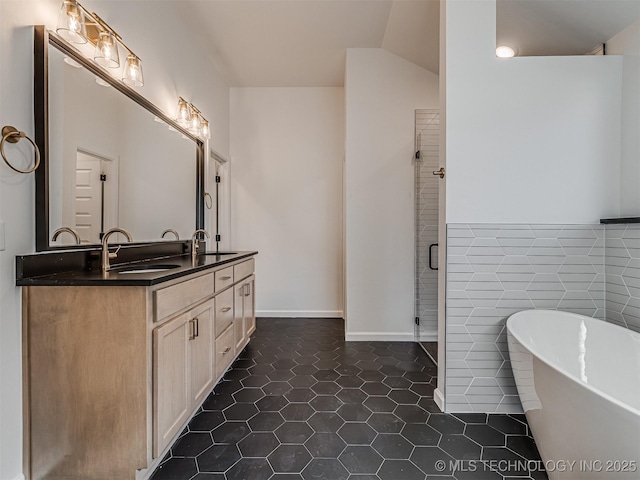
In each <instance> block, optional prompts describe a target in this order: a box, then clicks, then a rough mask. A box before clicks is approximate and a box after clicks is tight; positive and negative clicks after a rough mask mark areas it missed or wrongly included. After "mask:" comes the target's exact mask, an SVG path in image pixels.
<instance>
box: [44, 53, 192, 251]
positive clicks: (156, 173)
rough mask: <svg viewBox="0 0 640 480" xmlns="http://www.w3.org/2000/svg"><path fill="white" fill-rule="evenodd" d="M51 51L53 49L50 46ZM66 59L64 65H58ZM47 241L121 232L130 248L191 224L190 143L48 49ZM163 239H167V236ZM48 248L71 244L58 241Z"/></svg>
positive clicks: (183, 232) (94, 240)
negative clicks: (59, 232) (114, 230)
mask: <svg viewBox="0 0 640 480" xmlns="http://www.w3.org/2000/svg"><path fill="white" fill-rule="evenodd" d="M51 47H55V46H54V45H51ZM65 59H66V61H65ZM48 124H49V156H48V160H49V230H50V231H49V238H51V237H52V235H53V233H54V231H55V230H57V229H59V228H61V227H69V228H73V229H74V230H76V231H77V232H78V234H79V236H80V239H81V242H82V244H98V243H100V239H101V235H102V232H106V231H107V230H109V229H110V228H113V227H121V228H124V229H126V230H128V231H129V232H131V234H132V236H133V239H134V241H135V242H143V241H157V240H160V239H161V235H162V232H163V231H165V230H166V229H169V228H170V229H174V230H176V231H177V232H178V233H179V235H180V237H181V238H189V237H190V235H191V233H192V232H193V230H194V228H195V224H196V185H197V171H196V170H197V161H196V158H197V145H196V143H195V142H194V141H193V140H191V139H189V138H186V137H184V136H183V135H182V134H181V133H179V132H177V131H171V130H170V129H169V128H168V125H167V124H165V123H164V122H161V121H154V116H153V114H152V113H150V112H149V111H148V110H147V109H145V108H144V107H142V106H141V105H139V104H137V103H136V102H134V101H132V100H131V99H130V98H128V97H127V96H125V95H123V94H122V93H121V92H119V91H117V90H116V89H115V88H112V87H111V86H109V84H108V83H107V82H105V81H103V80H101V79H99V78H98V77H96V76H95V75H94V74H92V73H91V72H89V71H88V70H86V69H85V68H83V67H82V66H80V65H79V64H78V63H76V62H74V61H73V60H72V59H69V58H67V57H65V54H64V53H63V52H61V51H59V50H57V49H56V48H49V122H48ZM168 239H173V238H172V236H169V238H167V240H168ZM50 245H51V246H61V245H69V246H71V245H75V240H74V238H73V237H72V236H71V235H59V236H58V237H57V240H56V241H51V242H50Z"/></svg>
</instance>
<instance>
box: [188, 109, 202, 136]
mask: <svg viewBox="0 0 640 480" xmlns="http://www.w3.org/2000/svg"><path fill="white" fill-rule="evenodd" d="M201 127H202V123H201V122H200V114H199V113H198V112H192V113H191V121H190V122H189V130H190V131H191V133H195V134H196V135H200V128H201Z"/></svg>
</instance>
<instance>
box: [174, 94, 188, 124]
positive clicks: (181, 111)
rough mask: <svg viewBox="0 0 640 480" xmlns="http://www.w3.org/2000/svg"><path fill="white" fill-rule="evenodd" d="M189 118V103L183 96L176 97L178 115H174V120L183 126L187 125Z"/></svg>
mask: <svg viewBox="0 0 640 480" xmlns="http://www.w3.org/2000/svg"><path fill="white" fill-rule="evenodd" d="M190 118H191V112H190V111H189V104H188V103H187V101H186V100H185V99H184V98H182V97H179V98H178V116H177V117H176V121H177V122H178V123H179V124H180V125H182V126H183V127H186V126H187V125H189V119H190Z"/></svg>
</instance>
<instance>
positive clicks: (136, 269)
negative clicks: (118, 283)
mask: <svg viewBox="0 0 640 480" xmlns="http://www.w3.org/2000/svg"><path fill="white" fill-rule="evenodd" d="M174 268H180V265H136V266H131V267H122V269H121V270H112V272H114V273H117V274H118V275H125V274H130V273H158V272H166V271H167V270H172V269H174Z"/></svg>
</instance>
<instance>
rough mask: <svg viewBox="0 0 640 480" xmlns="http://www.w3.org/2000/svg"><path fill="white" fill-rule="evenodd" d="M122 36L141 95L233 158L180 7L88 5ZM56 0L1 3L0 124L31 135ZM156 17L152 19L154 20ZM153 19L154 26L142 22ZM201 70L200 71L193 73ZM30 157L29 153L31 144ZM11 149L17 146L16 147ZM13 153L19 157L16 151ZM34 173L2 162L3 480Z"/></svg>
mask: <svg viewBox="0 0 640 480" xmlns="http://www.w3.org/2000/svg"><path fill="white" fill-rule="evenodd" d="M83 3H84V4H85V6H86V7H87V8H88V9H89V10H95V11H97V12H98V14H99V15H100V16H102V17H103V18H104V19H105V20H106V21H107V22H109V23H110V24H112V26H113V27H114V28H115V29H116V30H117V31H118V32H119V33H120V34H121V35H122V36H123V38H124V40H125V41H126V42H127V44H128V45H129V46H130V47H131V48H133V49H134V51H135V52H136V53H137V54H138V55H140V57H141V58H142V60H143V68H144V74H145V86H144V87H143V88H142V89H141V90H140V92H141V93H142V94H143V95H145V96H146V97H147V98H149V99H150V100H151V101H152V102H154V103H155V104H157V105H158V106H160V107H161V108H163V109H164V110H165V111H166V112H168V113H170V114H173V111H174V109H175V105H176V102H177V96H178V95H179V94H182V95H183V96H185V98H188V99H190V100H192V101H193V102H194V103H195V104H196V105H198V106H199V107H200V108H201V109H202V111H203V114H204V115H205V116H206V117H207V118H209V120H211V123H212V137H213V138H212V143H213V145H214V148H216V150H218V151H220V152H222V153H224V154H228V149H229V140H228V131H229V130H228V121H229V111H228V105H229V97H228V88H227V87H226V86H225V85H224V83H223V82H222V80H221V79H220V76H219V75H218V73H217V72H216V70H215V69H214V67H213V66H212V65H211V64H209V63H207V64H203V63H199V60H200V59H202V58H207V57H208V52H207V50H206V48H205V47H204V46H202V42H201V41H200V40H199V39H198V38H195V36H194V34H193V33H192V31H191V30H190V29H189V28H188V26H186V25H185V24H184V23H183V22H182V21H181V20H180V16H179V14H178V11H177V10H178V7H179V5H178V4H177V3H174V2H154V3H153V5H151V4H150V3H149V2H93V1H90V0H89V1H87V2H83ZM60 4H61V2H60V1H58V0H31V1H29V0H20V1H18V0H2V1H0V125H6V124H11V125H15V126H16V127H18V128H20V129H21V130H25V131H26V132H27V133H28V134H29V135H33V93H32V92H33V29H32V25H34V24H45V25H47V26H48V27H49V28H55V25H56V20H57V16H58V11H59V8H60ZM150 15H151V17H150ZM145 18H146V19H150V18H153V21H142V22H141V19H145ZM194 72H195V73H194ZM21 143H22V144H23V145H22V146H21V147H20V148H24V152H25V153H26V154H27V155H31V152H30V150H29V149H28V148H27V147H26V142H21ZM12 147H13V146H12ZM7 150H8V151H9V149H7ZM11 151H12V152H15V150H14V149H13V148H11ZM33 212H34V180H33V175H17V174H13V173H12V172H11V171H10V170H9V168H8V167H6V166H5V165H4V164H2V165H0V220H2V221H4V223H5V229H6V238H5V240H6V249H5V250H4V251H1V252H0V385H1V387H0V479H2V480H5V479H6V480H13V479H14V478H17V477H18V475H19V474H20V473H21V471H22V395H21V378H22V370H21V348H20V345H21V313H20V308H21V307H20V289H19V288H16V287H15V286H14V285H15V261H14V256H15V255H16V254H22V253H29V252H32V251H33V250H34V245H35V231H34V213H33Z"/></svg>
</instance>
